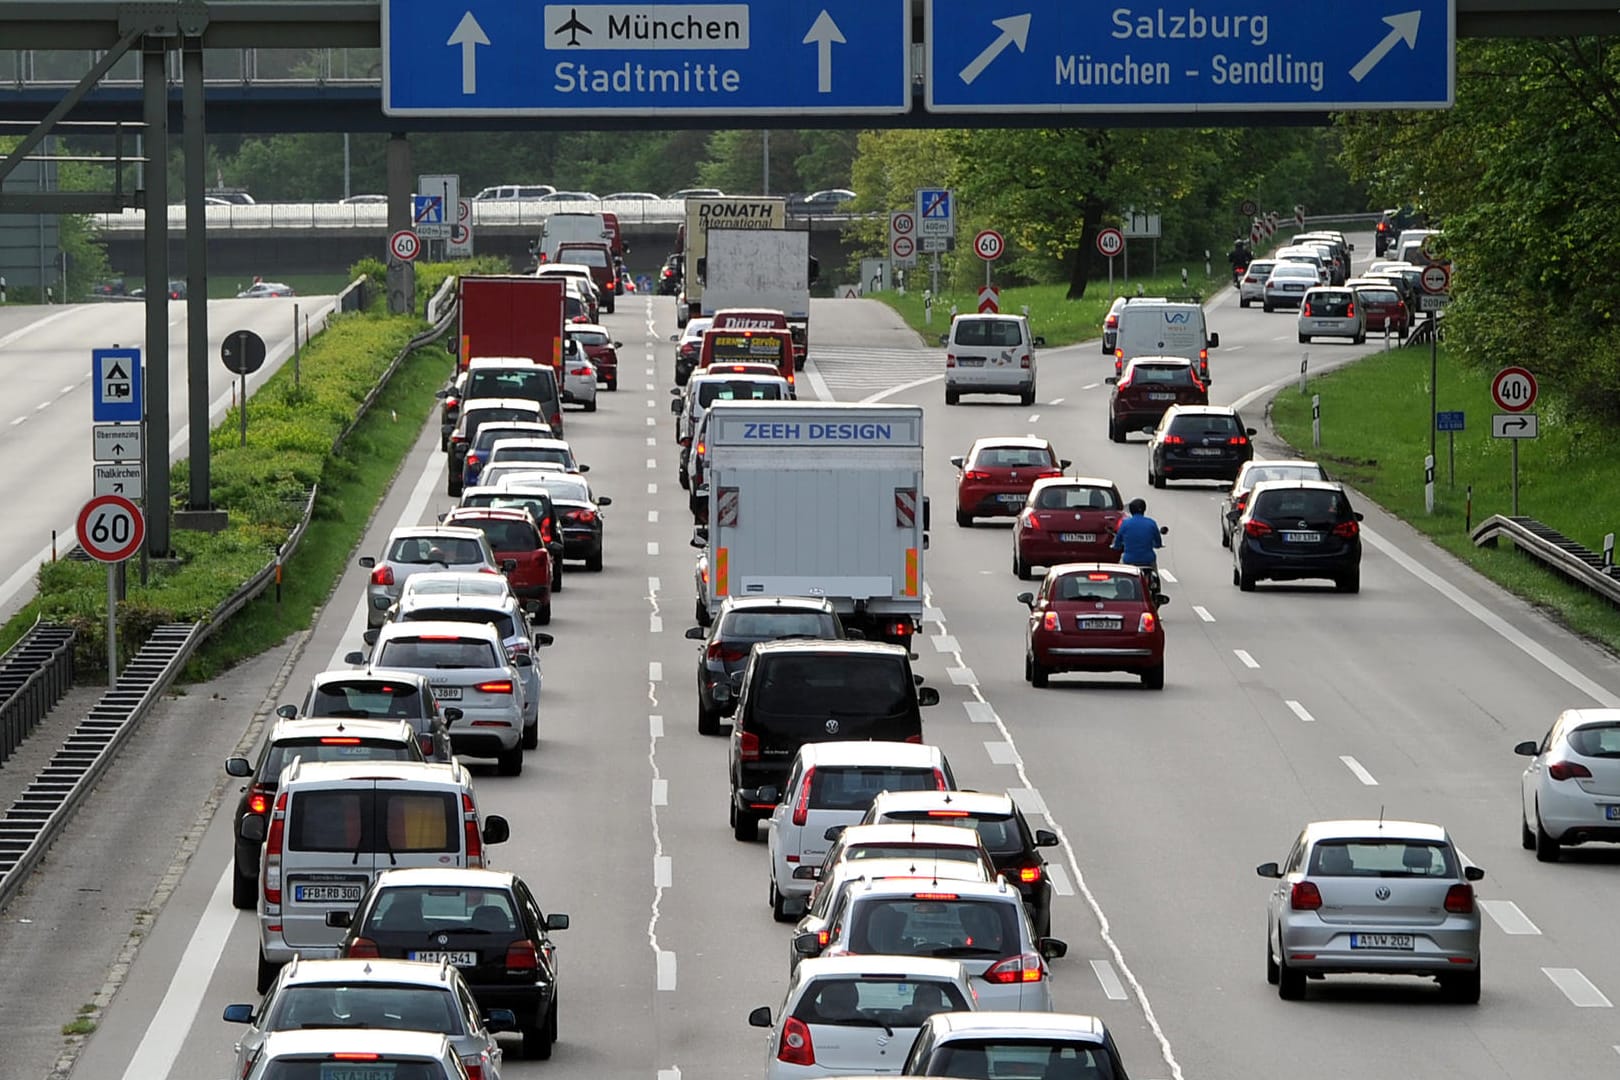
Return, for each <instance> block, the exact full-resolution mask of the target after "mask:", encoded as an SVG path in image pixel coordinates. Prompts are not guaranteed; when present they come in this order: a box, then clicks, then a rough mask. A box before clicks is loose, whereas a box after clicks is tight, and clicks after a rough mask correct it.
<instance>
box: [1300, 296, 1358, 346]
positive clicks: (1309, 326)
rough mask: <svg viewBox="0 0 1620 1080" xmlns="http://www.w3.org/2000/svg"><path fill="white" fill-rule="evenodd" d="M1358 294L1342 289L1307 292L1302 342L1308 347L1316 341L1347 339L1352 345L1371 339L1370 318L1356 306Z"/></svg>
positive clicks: (1301, 331) (1301, 327)
mask: <svg viewBox="0 0 1620 1080" xmlns="http://www.w3.org/2000/svg"><path fill="white" fill-rule="evenodd" d="M1356 300H1357V297H1356V291H1355V290H1354V289H1347V288H1344V287H1342V286H1326V287H1324V286H1318V287H1317V288H1314V289H1307V290H1306V292H1305V298H1304V299H1303V300H1301V301H1300V304H1299V340H1300V343H1301V344H1303V345H1308V344H1310V342H1311V339H1312V338H1319V337H1344V338H1349V339H1350V341H1351V343H1352V344H1355V345H1361V344H1364V343H1365V342H1366V340H1367V315H1366V312H1364V311H1363V310H1362V308H1363V306H1364V305H1362V304H1358V303H1356Z"/></svg>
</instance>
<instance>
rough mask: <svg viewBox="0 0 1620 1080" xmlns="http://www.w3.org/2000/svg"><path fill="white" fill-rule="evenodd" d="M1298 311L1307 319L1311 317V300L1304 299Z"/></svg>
mask: <svg viewBox="0 0 1620 1080" xmlns="http://www.w3.org/2000/svg"><path fill="white" fill-rule="evenodd" d="M1299 313H1300V315H1301V316H1303V317H1304V318H1307V319H1308V318H1310V317H1311V302H1310V301H1309V300H1307V301H1305V304H1304V306H1303V307H1301V308H1300V310H1299Z"/></svg>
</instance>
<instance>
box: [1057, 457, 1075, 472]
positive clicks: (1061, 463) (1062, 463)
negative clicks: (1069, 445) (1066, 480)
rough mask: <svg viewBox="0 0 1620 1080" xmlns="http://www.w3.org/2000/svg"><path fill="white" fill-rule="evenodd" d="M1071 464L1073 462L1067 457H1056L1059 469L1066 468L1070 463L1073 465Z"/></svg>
mask: <svg viewBox="0 0 1620 1080" xmlns="http://www.w3.org/2000/svg"><path fill="white" fill-rule="evenodd" d="M1073 464H1074V462H1073V461H1071V460H1069V459H1068V458H1058V468H1060V469H1067V468H1068V467H1069V466H1070V465H1073Z"/></svg>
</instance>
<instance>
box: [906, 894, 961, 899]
mask: <svg viewBox="0 0 1620 1080" xmlns="http://www.w3.org/2000/svg"><path fill="white" fill-rule="evenodd" d="M911 898H912V899H913V900H960V899H961V897H960V896H958V895H957V894H956V893H953V892H919V893H912V894H911Z"/></svg>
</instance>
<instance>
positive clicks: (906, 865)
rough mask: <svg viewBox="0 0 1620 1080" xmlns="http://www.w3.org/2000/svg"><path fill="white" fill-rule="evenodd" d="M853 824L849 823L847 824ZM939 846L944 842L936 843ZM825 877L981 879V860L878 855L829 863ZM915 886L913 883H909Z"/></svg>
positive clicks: (875, 879)
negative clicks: (921, 858) (828, 874)
mask: <svg viewBox="0 0 1620 1080" xmlns="http://www.w3.org/2000/svg"><path fill="white" fill-rule="evenodd" d="M855 827H856V826H853V825H851V826H850V828H855ZM956 831H957V832H972V833H973V835H974V836H977V835H978V832H977V831H976V830H972V829H957V830H956ZM936 846H940V847H943V846H944V845H936ZM830 875H831V876H830V877H829V878H827V880H829V881H836V882H839V883H842V882H846V881H881V880H890V881H892V880H896V879H898V880H904V881H919V880H920V881H930V882H933V881H981V882H982V881H985V880H987V879H986V878H985V876H984V864H983V863H981V862H978V861H976V860H973V859H929V860H927V861H926V862H923V861H922V860H919V859H916V858H899V857H895V858H882V859H845V860H844V861H843V862H841V863H839V864H838V865H837V866H834V867H832V869H831V871H830ZM912 887H913V888H916V886H912Z"/></svg>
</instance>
